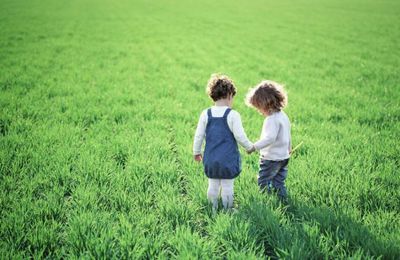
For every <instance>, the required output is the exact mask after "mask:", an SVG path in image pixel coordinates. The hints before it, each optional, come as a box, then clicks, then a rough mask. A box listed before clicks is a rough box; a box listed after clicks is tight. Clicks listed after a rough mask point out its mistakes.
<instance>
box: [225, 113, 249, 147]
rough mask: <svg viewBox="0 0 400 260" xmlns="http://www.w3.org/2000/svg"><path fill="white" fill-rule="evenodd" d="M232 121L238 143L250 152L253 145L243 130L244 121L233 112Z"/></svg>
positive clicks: (231, 114)
mask: <svg viewBox="0 0 400 260" xmlns="http://www.w3.org/2000/svg"><path fill="white" fill-rule="evenodd" d="M229 115H230V116H231V119H232V129H231V131H232V133H233V136H234V137H235V139H236V141H237V142H238V143H239V144H240V145H241V146H242V147H243V148H244V149H246V150H250V149H251V148H252V147H253V143H252V142H250V140H249V139H248V138H247V135H246V132H245V131H244V129H243V125H242V119H241V118H240V114H239V113H238V112H236V111H231V113H230V114H229Z"/></svg>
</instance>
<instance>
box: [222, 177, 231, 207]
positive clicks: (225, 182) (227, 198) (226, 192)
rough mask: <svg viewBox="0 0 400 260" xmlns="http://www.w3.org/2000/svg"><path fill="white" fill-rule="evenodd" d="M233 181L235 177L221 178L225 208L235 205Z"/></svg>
mask: <svg viewBox="0 0 400 260" xmlns="http://www.w3.org/2000/svg"><path fill="white" fill-rule="evenodd" d="M233 182H234V179H222V180H221V197H222V205H224V208H225V209H230V208H232V207H233Z"/></svg>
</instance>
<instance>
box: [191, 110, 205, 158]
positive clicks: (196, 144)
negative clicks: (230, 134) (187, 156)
mask: <svg viewBox="0 0 400 260" xmlns="http://www.w3.org/2000/svg"><path fill="white" fill-rule="evenodd" d="M206 113H207V112H206V111H203V112H202V113H201V115H200V118H199V122H198V123H197V128H196V133H195V134H194V141H193V155H197V154H201V146H202V145H203V141H204V137H205V135H206V126H207V120H208V117H207V114H206Z"/></svg>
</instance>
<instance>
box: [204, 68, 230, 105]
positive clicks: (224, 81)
mask: <svg viewBox="0 0 400 260" xmlns="http://www.w3.org/2000/svg"><path fill="white" fill-rule="evenodd" d="M207 95H208V96H210V98H211V99H212V100H214V101H217V100H220V99H223V98H227V97H228V96H229V95H232V96H235V95H236V87H235V85H234V83H233V81H232V80H231V79H230V78H229V77H228V76H225V75H220V74H212V75H211V78H210V80H209V81H208V83H207Z"/></svg>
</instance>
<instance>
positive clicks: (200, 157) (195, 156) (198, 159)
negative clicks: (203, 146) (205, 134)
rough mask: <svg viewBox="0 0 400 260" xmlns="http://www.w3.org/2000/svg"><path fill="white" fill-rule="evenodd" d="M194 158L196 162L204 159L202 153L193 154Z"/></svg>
mask: <svg viewBox="0 0 400 260" xmlns="http://www.w3.org/2000/svg"><path fill="white" fill-rule="evenodd" d="M193 158H194V160H195V161H196V162H201V160H203V156H202V155H201V154H196V155H194V156H193Z"/></svg>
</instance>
